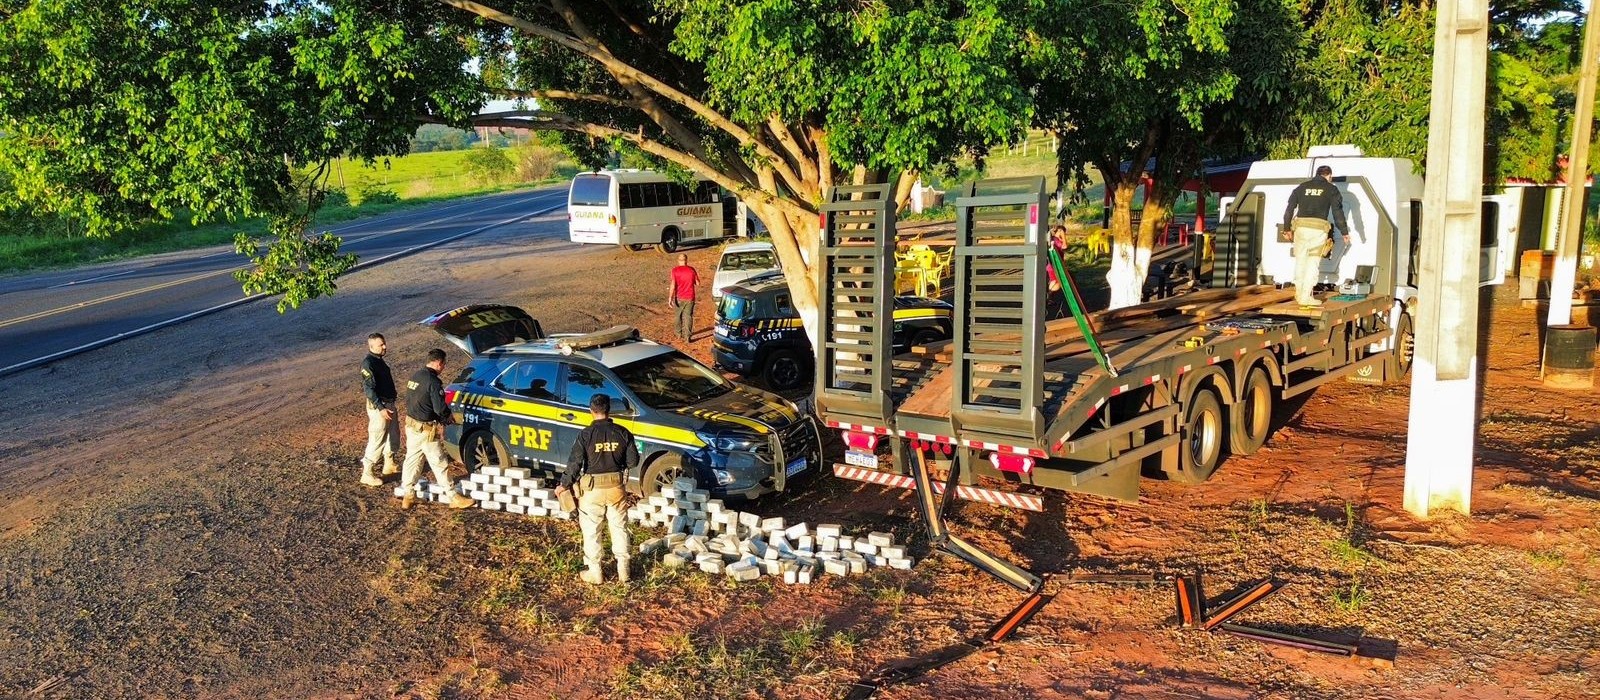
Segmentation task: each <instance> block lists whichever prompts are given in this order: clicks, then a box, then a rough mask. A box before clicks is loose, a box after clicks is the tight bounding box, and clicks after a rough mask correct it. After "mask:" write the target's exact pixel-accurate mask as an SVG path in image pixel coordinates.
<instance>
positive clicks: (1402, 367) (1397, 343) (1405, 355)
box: [1384, 311, 1417, 381]
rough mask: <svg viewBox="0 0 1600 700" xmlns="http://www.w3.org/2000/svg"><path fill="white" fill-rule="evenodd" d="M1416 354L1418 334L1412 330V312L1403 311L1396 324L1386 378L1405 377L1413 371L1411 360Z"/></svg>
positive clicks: (1389, 379)
mask: <svg viewBox="0 0 1600 700" xmlns="http://www.w3.org/2000/svg"><path fill="white" fill-rule="evenodd" d="M1416 354H1417V336H1416V333H1415V332H1413V331H1412V330H1411V314H1408V313H1406V312H1404V311H1401V312H1400V320H1399V322H1397V323H1395V324H1394V351H1393V352H1390V353H1389V367H1388V370H1389V371H1387V372H1385V373H1384V375H1385V376H1384V380H1385V381H1398V380H1400V379H1405V377H1406V375H1407V374H1410V373H1411V361H1412V360H1413V359H1414V358H1415V357H1416Z"/></svg>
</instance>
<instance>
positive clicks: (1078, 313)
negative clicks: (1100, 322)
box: [1045, 244, 1117, 377]
mask: <svg viewBox="0 0 1600 700" xmlns="http://www.w3.org/2000/svg"><path fill="white" fill-rule="evenodd" d="M1045 248H1046V249H1047V250H1049V251H1050V265H1051V266H1052V267H1054V268H1055V271H1056V281H1057V282H1059V283H1060V284H1061V296H1063V297H1066V299H1067V308H1069V309H1072V318H1073V320H1076V321H1077V322H1078V330H1079V331H1082V332H1083V339H1084V340H1086V341H1088V342H1089V350H1090V351H1091V352H1093V353H1094V360H1095V362H1098V363H1100V369H1103V370H1105V371H1106V374H1109V375H1111V376H1113V377H1115V376H1117V368H1115V367H1112V366H1111V358H1109V357H1106V351H1105V350H1102V349H1101V348H1100V341H1099V340H1096V339H1095V337H1094V328H1093V327H1091V326H1090V325H1089V317H1088V316H1086V315H1084V313H1083V304H1082V303H1081V302H1080V301H1079V299H1078V285H1077V284H1076V283H1074V282H1073V281H1072V276H1071V275H1069V274H1067V266H1066V265H1063V264H1061V252H1060V251H1058V250H1056V247H1055V246H1054V245H1051V244H1046V245H1045ZM1047 291H1048V290H1047Z"/></svg>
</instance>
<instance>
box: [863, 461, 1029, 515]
mask: <svg viewBox="0 0 1600 700" xmlns="http://www.w3.org/2000/svg"><path fill="white" fill-rule="evenodd" d="M833 475H834V476H837V477H841V478H844V479H850V480H852V481H860V482H864V483H868V484H878V485H879V486H893V487H895V488H900V489H913V490H915V489H916V488H917V480H916V479H913V478H911V477H909V476H901V475H899V474H890V473H889V472H880V471H878V470H876V469H865V468H862V467H851V466H847V465H844V464H835V465H833ZM932 483H933V490H934V492H935V493H939V494H943V493H944V484H943V483H940V482H937V481H935V482H932ZM956 497H957V498H964V499H966V500H969V501H977V502H979V503H988V504H991V505H997V506H1007V507H1010V508H1021V509H1023V510H1031V511H1033V512H1035V513H1043V512H1044V499H1043V498H1041V497H1039V496H1030V495H1028V494H1025V493H1011V492H1009V491H995V490H992V489H980V488H977V487H973V486H961V485H957V486H956Z"/></svg>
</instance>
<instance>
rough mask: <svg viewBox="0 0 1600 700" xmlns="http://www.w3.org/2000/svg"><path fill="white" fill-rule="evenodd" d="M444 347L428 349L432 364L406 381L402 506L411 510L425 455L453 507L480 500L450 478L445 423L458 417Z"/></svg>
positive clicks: (468, 505) (435, 481) (434, 478)
mask: <svg viewBox="0 0 1600 700" xmlns="http://www.w3.org/2000/svg"><path fill="white" fill-rule="evenodd" d="M443 371H444V351H443V350H440V349H439V348H434V349H432V350H429V351H428V364H427V366H425V367H423V368H422V369H419V370H417V373H416V374H413V375H411V381H409V382H406V464H405V468H404V469H402V470H401V472H400V488H401V489H402V491H401V493H402V494H403V495H402V496H401V497H400V509H401V510H410V508H411V504H412V503H414V502H415V501H416V498H417V493H416V488H417V478H418V477H420V476H422V459H423V457H427V459H428V466H429V467H430V468H432V469H433V480H434V483H437V484H439V485H440V486H443V487H444V489H445V491H448V492H449V493H450V507H451V508H471V507H472V506H474V505H477V502H476V501H474V500H472V499H470V498H467V497H466V496H463V495H461V494H459V493H456V488H455V486H456V485H455V484H454V483H453V482H451V481H450V472H449V469H450V462H449V461H447V460H446V459H445V456H444V435H443V433H444V426H446V425H448V424H449V423H451V422H453V421H454V420H455V419H454V417H452V416H451V415H450V407H449V406H448V405H446V404H445V402H444V382H442V381H440V380H439V373H440V372H443Z"/></svg>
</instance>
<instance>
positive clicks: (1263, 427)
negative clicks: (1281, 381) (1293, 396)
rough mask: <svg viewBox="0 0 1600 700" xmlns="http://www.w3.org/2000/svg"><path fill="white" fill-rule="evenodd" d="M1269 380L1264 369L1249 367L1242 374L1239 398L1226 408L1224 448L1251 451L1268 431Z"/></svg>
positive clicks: (1260, 444) (1238, 453)
mask: <svg viewBox="0 0 1600 700" xmlns="http://www.w3.org/2000/svg"><path fill="white" fill-rule="evenodd" d="M1272 404H1273V400H1272V380H1271V379H1269V378H1267V371H1266V370H1265V369H1262V368H1261V367H1253V368H1251V369H1250V374H1248V375H1246V376H1245V379H1244V389H1243V390H1242V391H1240V392H1239V401H1238V402H1237V403H1235V404H1233V405H1232V406H1230V407H1229V408H1228V450H1229V451H1230V452H1232V453H1233V454H1236V455H1253V454H1255V453H1256V450H1259V449H1261V446H1262V445H1264V444H1266V442H1267V435H1268V434H1270V433H1271V432H1272Z"/></svg>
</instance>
